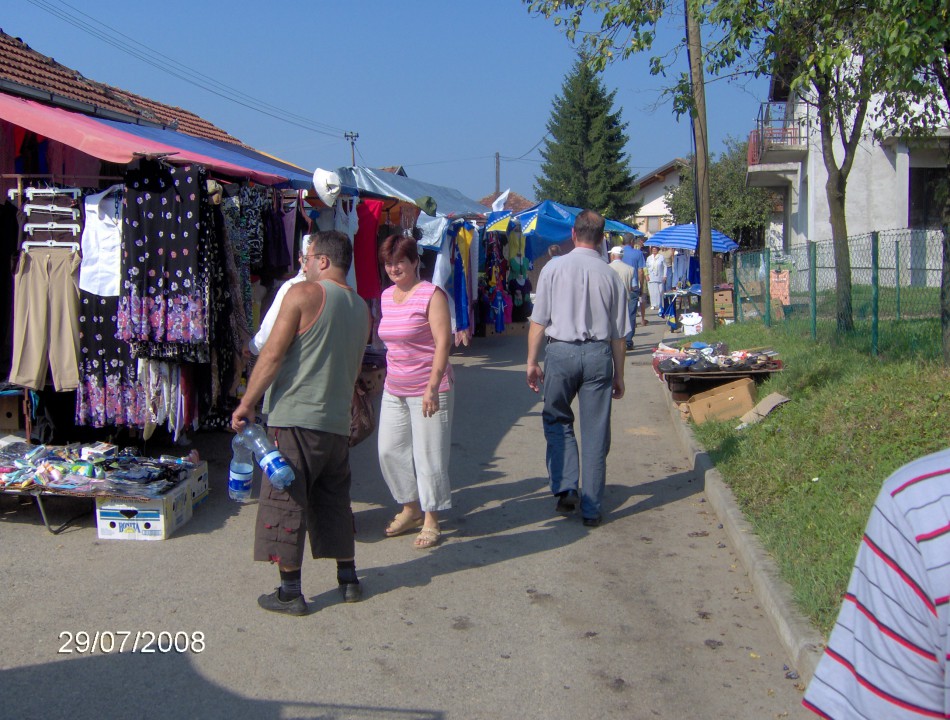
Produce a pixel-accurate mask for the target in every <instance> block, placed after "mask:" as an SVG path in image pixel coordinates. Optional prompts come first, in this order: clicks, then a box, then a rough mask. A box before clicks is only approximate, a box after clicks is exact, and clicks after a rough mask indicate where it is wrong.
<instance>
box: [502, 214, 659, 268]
mask: <svg viewBox="0 0 950 720" xmlns="http://www.w3.org/2000/svg"><path fill="white" fill-rule="evenodd" d="M580 212H581V209H580V208H576V207H571V206H570V205H563V204H561V203H559V202H555V201H554V200H544V201H542V202H540V203H538V204H537V205H535V206H534V207H530V208H528V209H527V210H524V211H522V212H520V213H517V214H516V215H515V216H514V219H515V220H517V221H518V222H519V223H520V224H521V232H522V233H524V236H525V242H526V243H527V253H528V257H530V258H536V257H538V256H539V255H540V254H541V252H542V251H543V250H544V249H545V248H546V247H547V246H548V245H554V244H555V243H559V242H563V241H564V240H567V239H568V238H569V237H571V230H572V229H573V227H574V218H576V217H577V216H578V215H579V214H580ZM604 230H606V231H607V232H615V233H632V234H633V235H640V236H642V235H643V233H642V232H640V231H639V230H637V229H636V228H635V227H631V226H630V225H626V224H624V223H622V222H619V221H617V220H607V222H606V224H605V226H604Z"/></svg>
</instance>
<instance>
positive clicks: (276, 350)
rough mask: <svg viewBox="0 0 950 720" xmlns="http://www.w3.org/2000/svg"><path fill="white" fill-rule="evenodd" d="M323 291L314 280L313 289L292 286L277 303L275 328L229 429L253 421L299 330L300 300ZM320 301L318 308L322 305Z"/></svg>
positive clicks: (236, 428) (301, 306)
mask: <svg viewBox="0 0 950 720" xmlns="http://www.w3.org/2000/svg"><path fill="white" fill-rule="evenodd" d="M308 291H310V292H314V291H316V292H319V293H320V294H321V295H322V293H323V288H322V287H320V286H319V285H317V284H316V283H313V286H312V288H310V287H303V286H294V287H293V288H291V289H290V290H289V291H288V292H287V295H286V297H285V298H284V300H283V302H282V303H281V306H280V312H278V313H277V318H276V320H275V321H274V327H273V329H272V330H271V333H270V336H269V337H268V338H267V342H266V343H265V344H264V347H263V348H261V354H260V357H259V358H258V360H257V363H256V364H255V365H254V371H253V372H252V373H251V377H250V379H249V380H248V382H247V391H246V392H245V393H244V397H243V398H241V402H240V404H239V405H238V406H237V408H235V410H234V412H233V413H232V414H231V429H232V430H234V431H235V432H240V431H241V430H242V429H243V428H244V426H245V425H246V424H247V423H250V422H253V421H254V416H255V412H254V409H255V408H256V407H257V402H258V401H259V400H260V399H261V397H263V395H264V392H265V391H266V390H267V388H269V387H270V385H271V383H272V382H274V378H275V377H277V371H278V370H280V366H281V364H282V363H283V361H284V355H286V353H287V349H288V348H289V347H290V344H291V343H292V342H293V341H294V338H295V337H296V336H297V333H298V332H299V331H300V325H301V318H302V315H303V303H304V298H305V297H306V295H307V292H308ZM322 304H323V303H322V298H321V301H320V302H319V303H318V304H317V307H321V306H322Z"/></svg>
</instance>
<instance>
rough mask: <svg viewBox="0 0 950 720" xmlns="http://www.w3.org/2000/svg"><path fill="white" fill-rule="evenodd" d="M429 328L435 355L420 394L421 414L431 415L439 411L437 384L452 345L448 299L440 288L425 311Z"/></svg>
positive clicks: (439, 381)
mask: <svg viewBox="0 0 950 720" xmlns="http://www.w3.org/2000/svg"><path fill="white" fill-rule="evenodd" d="M426 316H427V317H428V319H429V329H430V330H432V339H433V340H434V341H435V355H434V356H433V358H432V371H431V372H430V373H429V384H428V385H427V386H426V390H425V392H424V393H423V395H422V416H423V417H432V416H433V415H435V414H436V413H437V412H438V411H439V385H441V384H442V376H443V375H445V369H446V367H447V366H448V364H449V350H450V349H451V347H452V319H451V316H450V315H449V301H448V298H447V297H446V295H445V293H444V292H443V291H442V289H441V288H438V287H437V288H436V291H435V292H434V293H432V297H431V298H430V299H429V308H428V310H427V312H426Z"/></svg>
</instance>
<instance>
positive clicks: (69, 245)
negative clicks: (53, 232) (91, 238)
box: [20, 240, 79, 253]
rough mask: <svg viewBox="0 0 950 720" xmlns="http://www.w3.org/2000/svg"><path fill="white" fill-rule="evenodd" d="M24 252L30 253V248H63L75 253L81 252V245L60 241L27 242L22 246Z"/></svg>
mask: <svg viewBox="0 0 950 720" xmlns="http://www.w3.org/2000/svg"><path fill="white" fill-rule="evenodd" d="M20 247H21V249H22V250H23V252H27V253H28V252H30V248H44V247H62V248H69V249H70V250H72V251H73V252H79V243H76V242H62V241H59V240H27V241H26V242H24V243H23V244H22V245H21V246H20Z"/></svg>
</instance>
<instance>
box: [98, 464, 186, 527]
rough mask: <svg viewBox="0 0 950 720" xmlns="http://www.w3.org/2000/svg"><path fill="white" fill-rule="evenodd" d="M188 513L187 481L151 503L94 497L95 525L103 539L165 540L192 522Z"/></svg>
mask: <svg viewBox="0 0 950 720" xmlns="http://www.w3.org/2000/svg"><path fill="white" fill-rule="evenodd" d="M191 512H192V505H191V483H189V482H188V481H187V479H185V480H182V481H181V482H179V483H178V484H177V485H176V486H175V487H173V488H172V489H171V490H169V491H168V492H167V493H165V494H164V495H162V496H161V497H158V498H155V499H152V500H137V499H135V498H120V497H99V498H96V526H97V527H98V530H99V537H100V538H101V539H103V540H166V539H167V538H169V537H171V536H172V533H174V532H175V531H176V530H178V528H180V527H181V526H182V525H184V524H185V523H186V522H188V521H189V520H191Z"/></svg>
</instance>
